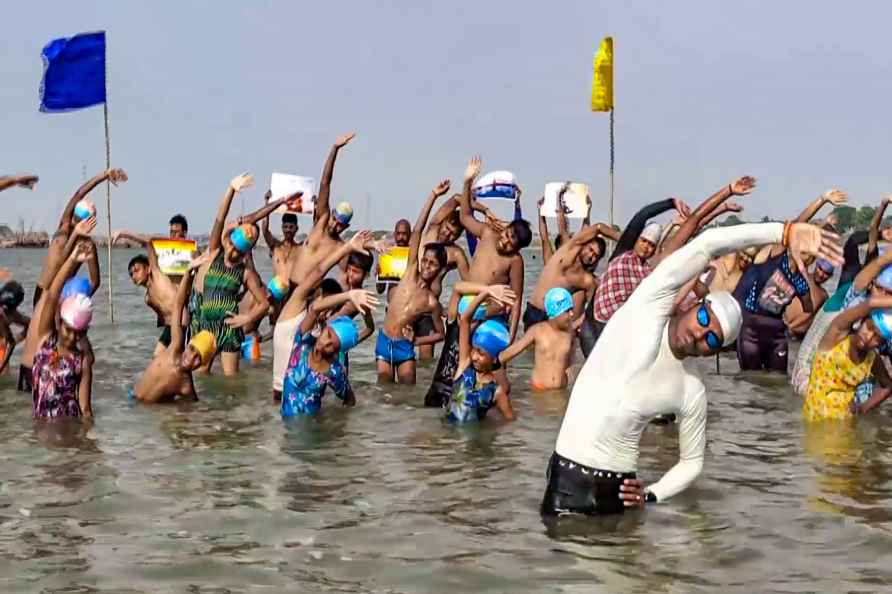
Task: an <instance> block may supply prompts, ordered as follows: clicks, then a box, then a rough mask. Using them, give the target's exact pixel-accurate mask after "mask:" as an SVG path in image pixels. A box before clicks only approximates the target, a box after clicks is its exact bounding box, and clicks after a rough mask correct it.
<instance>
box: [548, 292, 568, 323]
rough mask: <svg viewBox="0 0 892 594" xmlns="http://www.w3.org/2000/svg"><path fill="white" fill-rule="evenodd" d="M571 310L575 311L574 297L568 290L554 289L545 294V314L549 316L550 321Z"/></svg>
mask: <svg viewBox="0 0 892 594" xmlns="http://www.w3.org/2000/svg"><path fill="white" fill-rule="evenodd" d="M571 309H573V295H571V294H570V291H568V290H567V289H565V288H563V287H553V288H551V289H548V292H547V293H545V313H546V314H548V319H549V320H551V319H553V318H556V317H558V316H559V315H561V314H562V313H564V312H565V311H569V310H571Z"/></svg>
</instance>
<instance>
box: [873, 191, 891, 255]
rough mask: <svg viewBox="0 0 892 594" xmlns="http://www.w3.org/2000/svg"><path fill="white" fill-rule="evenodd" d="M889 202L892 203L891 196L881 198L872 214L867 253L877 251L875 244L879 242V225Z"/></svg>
mask: <svg viewBox="0 0 892 594" xmlns="http://www.w3.org/2000/svg"><path fill="white" fill-rule="evenodd" d="M890 202H892V195H890V196H886V197H885V198H883V201H882V202H880V205H879V207H877V209H876V212H875V213H873V220H872V221H870V231H869V234H868V236H867V253H870V252H873V251H875V250H876V249H877V243H878V242H879V240H880V225H881V224H882V223H883V216H884V215H885V214H886V208H887V207H888V206H889V203H890Z"/></svg>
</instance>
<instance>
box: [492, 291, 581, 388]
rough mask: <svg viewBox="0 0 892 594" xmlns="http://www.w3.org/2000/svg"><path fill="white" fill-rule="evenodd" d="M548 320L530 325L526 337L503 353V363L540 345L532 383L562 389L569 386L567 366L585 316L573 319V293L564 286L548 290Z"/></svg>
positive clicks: (500, 360) (545, 302)
mask: <svg viewBox="0 0 892 594" xmlns="http://www.w3.org/2000/svg"><path fill="white" fill-rule="evenodd" d="M544 305H545V313H546V315H547V316H548V320H547V321H545V322H544V323H539V324H535V325H533V326H532V327H530V328H529V329H528V330H527V331H526V333H524V335H523V338H521V339H520V340H518V341H517V342H515V343H514V344H512V345H511V346H509V347H508V348H506V349H505V350H504V351H503V352H502V354H501V355H499V362H500V363H502V364H503V365H505V364H507V363H508V361H510V360H511V359H513V358H514V357H516V356H517V355H519V354H520V353H522V352H523V351H524V350H526V349H527V347H529V346H530V345H531V344H534V345H536V354H535V365H534V367H533V376H532V377H531V378H530V386H531V387H532V388H533V390H558V389H561V388H564V387H566V386H567V370H568V369H569V368H570V360H571V359H572V357H573V346H574V343H573V338H574V337H575V335H576V329H577V328H578V327H579V326H581V325H582V321H583V319H584V318H583V317H582V316H580V317H579V319H578V320H576V321H574V320H573V296H572V295H571V294H570V291H568V290H567V289H565V288H563V287H552V288H551V289H549V290H548V291H547V292H546V293H545V299H544Z"/></svg>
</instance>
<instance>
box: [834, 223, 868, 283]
mask: <svg viewBox="0 0 892 594" xmlns="http://www.w3.org/2000/svg"><path fill="white" fill-rule="evenodd" d="M868 236H869V233H868V232H867V231H855V232H854V233H852V234H851V235H849V238H848V239H847V240H846V244H845V246H843V248H842V254H843V264H842V270H841V271H840V273H839V283H838V284H837V287H841V286H843V285H844V284H846V283H850V282H852V281H854V280H855V277H856V276H857V275H858V273H859V272H861V253H860V251H861V246H862V245H863V244H865V243H867V242H868V241H869V237H868Z"/></svg>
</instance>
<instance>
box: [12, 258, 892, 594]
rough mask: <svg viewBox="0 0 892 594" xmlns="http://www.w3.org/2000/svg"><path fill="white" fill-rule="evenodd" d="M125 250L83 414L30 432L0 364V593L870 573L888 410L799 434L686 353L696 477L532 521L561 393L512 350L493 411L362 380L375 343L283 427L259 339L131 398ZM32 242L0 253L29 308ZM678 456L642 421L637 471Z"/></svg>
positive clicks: (745, 585) (727, 364)
mask: <svg viewBox="0 0 892 594" xmlns="http://www.w3.org/2000/svg"><path fill="white" fill-rule="evenodd" d="M135 253H136V252H134V251H129V250H116V251H115V252H114V258H115V266H114V268H115V290H116V317H117V323H116V324H115V325H111V324H110V323H109V322H108V317H107V313H106V312H107V292H106V288H105V286H103V287H102V288H101V289H100V292H99V294H98V295H99V296H98V300H97V305H98V310H97V312H96V315H95V317H94V319H95V320H96V324H95V326H94V328H93V329H91V331H90V337H91V340H92V342H93V345H94V349H95V351H96V356H97V364H96V368H95V372H94V378H95V379H94V410H95V415H96V420H95V424H94V425H93V426H92V427H91V428H90V429H89V430H84V429H83V428H81V427H80V426H77V425H75V426H65V425H63V426H58V425H57V426H52V427H45V426H44V427H37V426H35V424H34V423H33V422H32V420H31V417H30V396H26V395H23V394H19V393H17V392H16V391H15V374H14V373H12V372H7V373H6V374H4V376H2V377H0V444H2V445H0V526H2V528H0V592H4V593H7V592H9V593H11V592H134V593H135V592H189V593H206V592H207V593H210V592H215V593H222V592H232V593H236V592H246V593H247V592H381V593H385V592H386V593H395V592H424V593H427V592H450V593H453V594H454V593H458V592H512V593H522V592H537V593H540V592H586V593H591V592H609V593H613V592H642V593H644V592H647V593H652V592H667V593H669V592H682V593H686V592H716V591H719V590H720V589H721V591H723V592H844V591H846V592H882V591H889V588H890V586H889V585H888V584H892V569H890V567H889V564H888V562H887V557H886V555H887V554H888V551H889V550H890V546H892V534H890V531H892V508H890V504H892V500H890V497H892V471H890V465H892V454H890V444H892V429H890V426H889V423H888V420H889V416H888V413H887V412H883V411H880V412H879V413H878V414H872V415H870V416H868V417H865V418H863V419H860V420H859V421H858V423H857V424H856V425H843V426H832V425H831V426H824V427H817V428H814V429H808V430H806V428H805V427H804V425H803V423H802V422H801V420H800V416H799V406H800V402H799V400H798V399H797V398H796V397H795V396H794V395H793V393H792V391H791V390H790V389H789V388H788V387H787V385H786V382H785V381H783V380H782V379H780V378H777V377H770V376H763V375H755V376H752V375H748V376H745V377H744V376H741V375H740V374H738V373H737V365H736V362H735V361H734V359H733V358H730V357H724V358H723V359H722V361H721V366H722V373H721V375H716V373H715V364H714V361H712V360H709V361H705V360H704V361H697V362H696V368H697V369H698V370H699V371H700V372H701V373H702V374H703V376H704V379H705V382H706V384H707V387H708V390H709V393H708V396H709V401H710V405H709V426H708V448H707V457H706V466H705V469H704V472H703V474H702V476H701V477H700V479H699V480H698V481H697V482H696V483H695V484H694V485H693V486H692V487H691V488H690V489H689V490H688V491H687V492H685V493H684V494H682V495H680V496H678V497H677V498H675V499H673V500H671V501H670V502H668V503H667V504H665V505H658V506H653V507H652V508H650V509H648V510H647V511H645V512H642V513H633V514H627V515H625V516H624V517H622V518H621V519H607V520H588V519H586V520H571V521H563V522H560V523H559V524H557V525H555V526H546V525H545V524H543V522H542V521H541V519H540V517H539V513H538V506H539V500H540V498H541V495H542V491H543V486H544V471H545V465H546V462H547V460H548V457H549V455H550V454H551V452H552V449H553V445H554V439H555V436H556V433H557V429H558V427H559V425H560V421H561V416H562V414H563V410H564V407H565V404H566V399H567V394H566V393H561V392H553V393H546V394H533V393H531V392H530V391H529V390H528V388H527V379H528V377H529V369H530V366H531V363H532V362H531V360H530V358H527V357H525V358H522V359H521V360H520V361H519V362H518V364H512V366H511V369H510V373H511V379H512V383H513V390H514V391H513V403H514V407H515V409H516V411H517V413H518V417H519V419H518V421H516V422H515V423H510V424H506V423H503V422H501V421H498V420H496V419H497V418H498V415H497V414H494V415H493V417H494V418H493V419H491V420H488V421H487V422H486V423H483V424H481V425H479V426H474V427H466V428H456V427H452V426H449V425H446V424H445V423H443V422H442V421H441V418H440V414H439V413H438V411H436V410H431V409H425V408H424V407H423V406H422V400H423V394H424V391H425V390H426V387H427V384H428V383H429V380H430V377H431V374H432V372H433V366H434V365H433V363H430V364H425V365H424V366H422V367H421V368H420V370H419V385H418V386H417V387H411V388H410V387H394V386H387V387H380V386H377V385H375V371H374V362H373V357H372V349H373V341H369V342H367V343H365V344H363V345H362V346H361V347H359V349H358V352H356V353H354V354H353V355H351V372H352V378H351V379H352V381H353V384H354V388H355V390H356V393H357V400H358V404H357V406H356V407H355V408H352V409H345V408H341V407H339V406H338V405H337V401H336V400H335V399H334V398H333V397H332V396H330V395H329V396H327V397H326V403H325V406H324V408H323V414H321V415H320V416H319V417H317V418H312V419H298V420H295V421H289V422H287V423H285V422H283V421H282V419H281V418H280V416H279V414H278V410H277V407H276V406H275V405H273V404H272V403H271V401H270V396H269V385H270V373H271V371H270V364H271V363H270V360H269V356H270V354H269V350H268V348H266V349H265V351H264V359H263V361H262V362H261V363H260V364H259V365H258V366H256V367H249V368H247V369H244V370H243V371H244V373H243V374H242V375H241V376H240V377H239V378H237V379H235V380H228V379H225V378H223V377H216V376H215V377H210V378H203V379H201V380H199V382H198V383H199V391H200V395H201V400H200V401H199V402H197V403H190V404H182V405H169V406H154V407H149V406H140V405H133V404H131V403H129V402H128V400H127V398H126V390H127V387H128V386H129V385H130V384H132V382H133V381H134V379H135V378H136V377H137V376H138V374H139V373H140V372H141V371H142V370H143V368H144V367H145V365H146V363H147V362H148V359H149V357H150V356H151V352H152V348H153V345H154V342H155V339H156V337H157V335H158V330H157V329H156V328H155V323H154V317H153V316H152V314H151V312H150V311H149V310H148V308H147V307H146V306H145V305H144V304H143V298H142V291H141V290H137V288H136V287H133V286H132V285H131V284H130V282H129V279H128V278H127V274H126V262H127V260H129V258H130V257H131V256H132V255H133V254H135ZM42 257H43V251H40V250H2V251H0V266H4V267H7V268H10V269H11V270H12V271H13V272H14V273H15V276H16V277H17V278H18V279H19V280H21V281H22V282H23V283H24V284H25V286H26V288H27V291H28V295H27V299H26V300H27V302H29V303H30V300H31V290H32V288H33V286H34V280H35V278H36V276H37V273H38V268H39V266H40V262H41V259H42ZM105 258H106V256H105V254H104V252H103V255H102V267H103V270H104V269H105ZM256 258H257V263H258V265H259V267H260V269H261V273H262V274H263V276H264V277H265V278H266V277H268V269H269V264H268V259H267V258H266V257H265V255H264V254H263V253H262V252H261V251H259V250H258V253H257V256H256ZM526 258H527V279H535V278H536V271H537V270H538V264H539V261H538V260H533V259H532V252H530V253H528V255H527V256H526ZM537 258H538V255H537ZM528 282H530V281H529V280H528ZM379 317H380V316H379ZM266 346H268V345H265V347H266ZM11 367H12V369H13V370H14V371H15V373H17V369H18V357H17V356H16V357H14V358H13V364H12V365H11ZM591 397H592V398H597V397H598V395H597V394H592V395H591ZM887 408H888V407H887ZM677 455H678V445H677V433H676V429H675V427H673V426H668V427H656V426H652V427H650V428H648V430H647V431H646V432H645V434H644V437H643V442H642V452H641V460H640V474H641V476H642V477H643V478H644V479H645V480H646V481H648V482H650V481H652V480H655V479H657V478H658V477H659V476H660V475H661V473H662V472H664V471H665V470H667V469H668V468H669V467H670V466H671V465H672V464H673V463H674V462H675V460H676V459H677Z"/></svg>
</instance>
